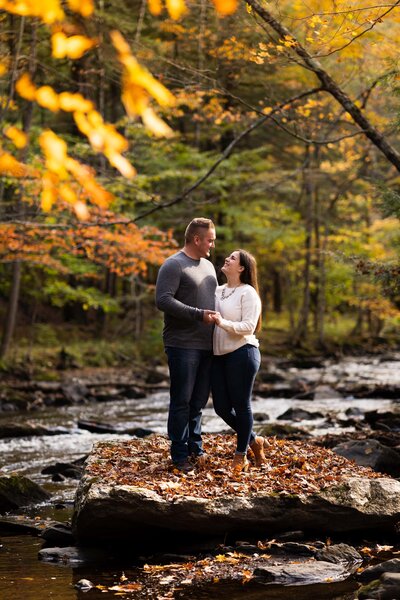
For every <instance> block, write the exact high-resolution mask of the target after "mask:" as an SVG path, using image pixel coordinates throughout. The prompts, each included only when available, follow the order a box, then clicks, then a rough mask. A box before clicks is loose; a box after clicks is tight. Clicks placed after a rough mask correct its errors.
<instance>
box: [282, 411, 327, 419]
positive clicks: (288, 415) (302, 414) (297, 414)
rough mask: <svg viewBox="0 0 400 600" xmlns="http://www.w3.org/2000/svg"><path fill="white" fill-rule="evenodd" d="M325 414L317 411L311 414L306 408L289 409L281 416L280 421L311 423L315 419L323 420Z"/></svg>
mask: <svg viewBox="0 0 400 600" xmlns="http://www.w3.org/2000/svg"><path fill="white" fill-rule="evenodd" d="M323 416H324V415H323V414H322V413H320V412H318V411H315V412H310V411H309V410H305V409H304V408H288V409H287V410H286V411H285V412H284V413H283V414H281V415H279V417H278V420H285V421H311V420H313V419H322V418H323Z"/></svg>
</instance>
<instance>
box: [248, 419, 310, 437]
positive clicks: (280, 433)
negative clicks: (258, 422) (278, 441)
mask: <svg viewBox="0 0 400 600" xmlns="http://www.w3.org/2000/svg"><path fill="white" fill-rule="evenodd" d="M257 433H259V434H260V435H263V436H265V437H270V436H271V437H272V436H275V437H277V438H286V439H289V440H305V439H307V438H309V437H311V434H310V433H309V432H308V431H307V430H306V429H302V428H301V427H294V426H293V425H288V424H285V425H283V424H282V423H268V424H267V425H262V426H261V427H258V428H257Z"/></svg>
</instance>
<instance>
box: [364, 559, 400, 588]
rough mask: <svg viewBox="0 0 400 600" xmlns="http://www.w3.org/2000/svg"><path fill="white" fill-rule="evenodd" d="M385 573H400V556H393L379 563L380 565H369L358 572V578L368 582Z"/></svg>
mask: <svg viewBox="0 0 400 600" xmlns="http://www.w3.org/2000/svg"><path fill="white" fill-rule="evenodd" d="M383 573H400V558H392V559H391V560H385V561H384V562H381V563H379V565H373V566H371V567H367V568H366V569H364V571H361V572H360V573H359V574H358V579H359V580H360V581H366V582H368V581H373V580H374V579H379V577H380V576H381V575H382V574H383Z"/></svg>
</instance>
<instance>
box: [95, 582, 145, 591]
mask: <svg viewBox="0 0 400 600" xmlns="http://www.w3.org/2000/svg"><path fill="white" fill-rule="evenodd" d="M96 587H98V586H96ZM142 587H143V586H142V584H141V583H125V584H123V585H113V586H111V587H109V588H107V589H109V590H110V591H111V592H139V591H140V590H141V589H142Z"/></svg>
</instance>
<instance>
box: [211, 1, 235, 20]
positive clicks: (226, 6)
mask: <svg viewBox="0 0 400 600" xmlns="http://www.w3.org/2000/svg"><path fill="white" fill-rule="evenodd" d="M213 2H214V6H215V8H216V10H217V13H218V14H220V15H221V16H222V17H225V16H227V15H232V14H233V13H234V12H235V11H236V9H237V4H238V3H237V0H213Z"/></svg>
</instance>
